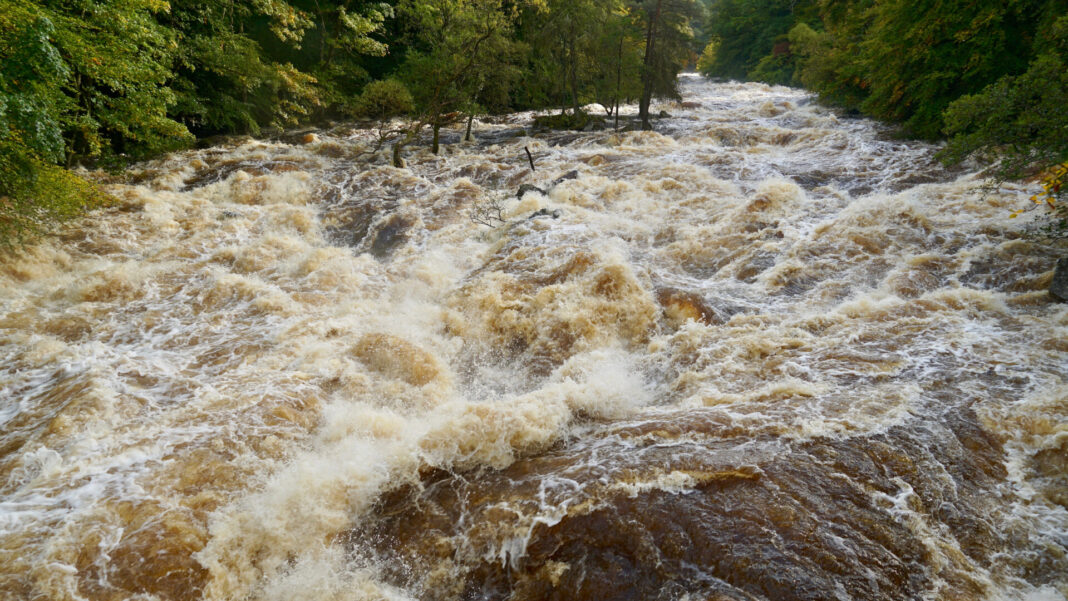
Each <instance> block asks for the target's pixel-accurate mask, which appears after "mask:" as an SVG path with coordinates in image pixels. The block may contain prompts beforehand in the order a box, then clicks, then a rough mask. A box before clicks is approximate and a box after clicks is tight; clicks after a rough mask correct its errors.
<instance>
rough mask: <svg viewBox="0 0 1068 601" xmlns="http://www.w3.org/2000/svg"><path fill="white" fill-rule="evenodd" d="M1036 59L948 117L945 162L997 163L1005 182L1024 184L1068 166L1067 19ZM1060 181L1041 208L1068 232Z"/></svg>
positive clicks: (1042, 39) (1046, 35)
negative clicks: (1027, 179)
mask: <svg viewBox="0 0 1068 601" xmlns="http://www.w3.org/2000/svg"><path fill="white" fill-rule="evenodd" d="M1036 49H1037V54H1036V56H1035V57H1034V58H1033V59H1032V61H1031V63H1030V65H1029V66H1028V68H1027V70H1026V71H1025V72H1023V73H1021V74H1019V75H1006V76H1004V77H1002V78H1000V79H998V80H997V81H996V82H994V83H992V84H990V85H989V86H987V87H986V88H984V89H983V90H982V91H981V92H980V93H978V94H972V95H967V96H963V97H961V98H960V99H958V100H956V101H955V102H953V103H952V104H950V105H949V108H948V110H947V111H946V113H945V120H946V132H947V133H948V134H950V135H951V136H952V137H951V139H950V141H949V144H948V145H947V146H946V148H945V150H944V151H943V152H942V157H943V159H944V160H946V161H947V162H950V163H956V162H960V161H961V160H963V159H965V158H967V157H968V156H978V157H980V158H985V159H987V160H991V161H994V162H995V163H996V166H995V175H996V177H997V178H998V179H999V180H1001V181H1005V180H1010V179H1021V178H1024V177H1028V176H1031V175H1033V174H1035V173H1036V172H1040V171H1043V170H1047V169H1050V168H1054V166H1058V165H1061V164H1063V163H1065V162H1068V111H1066V110H1065V106H1066V105H1065V102H1066V101H1065V99H1066V98H1068V16H1062V17H1060V18H1059V19H1057V20H1056V21H1055V22H1054V23H1052V24H1051V26H1050V27H1048V28H1047V29H1046V30H1045V31H1043V32H1041V33H1040V35H1039V41H1038V43H1037V44H1036ZM1061 179H1063V178H1060V179H1057V180H1052V179H1049V180H1047V182H1054V183H1051V184H1050V185H1049V186H1047V187H1046V189H1045V193H1044V195H1043V197H1042V198H1036V200H1037V201H1038V202H1039V203H1040V204H1047V205H1048V206H1049V207H1050V208H1051V209H1053V210H1054V212H1055V213H1057V219H1056V228H1057V229H1058V230H1060V231H1061V232H1062V233H1063V232H1064V231H1065V230H1068V219H1066V218H1068V215H1066V214H1065V207H1066V206H1068V189H1066V187H1065V186H1062V185H1060V183H1061Z"/></svg>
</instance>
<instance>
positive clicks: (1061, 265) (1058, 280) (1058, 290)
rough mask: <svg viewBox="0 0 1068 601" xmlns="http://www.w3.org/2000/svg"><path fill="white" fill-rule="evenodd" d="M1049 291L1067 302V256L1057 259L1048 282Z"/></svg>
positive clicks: (1058, 298)
mask: <svg viewBox="0 0 1068 601" xmlns="http://www.w3.org/2000/svg"><path fill="white" fill-rule="evenodd" d="M1049 293H1050V295H1051V296H1053V297H1054V298H1056V299H1057V300H1059V301H1061V302H1068V257H1064V258H1061V259H1058V260H1057V267H1056V268H1055V269H1054V270H1053V281H1052V282H1050V284H1049Z"/></svg>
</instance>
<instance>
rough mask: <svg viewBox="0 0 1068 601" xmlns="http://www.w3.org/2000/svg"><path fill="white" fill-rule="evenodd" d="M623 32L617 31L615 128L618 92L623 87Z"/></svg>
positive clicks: (617, 120) (617, 116)
mask: <svg viewBox="0 0 1068 601" xmlns="http://www.w3.org/2000/svg"><path fill="white" fill-rule="evenodd" d="M623 38H624V36H623V32H620V33H619V56H617V57H616V98H615V104H616V106H615V110H616V129H619V94H620V90H621V89H622V87H623Z"/></svg>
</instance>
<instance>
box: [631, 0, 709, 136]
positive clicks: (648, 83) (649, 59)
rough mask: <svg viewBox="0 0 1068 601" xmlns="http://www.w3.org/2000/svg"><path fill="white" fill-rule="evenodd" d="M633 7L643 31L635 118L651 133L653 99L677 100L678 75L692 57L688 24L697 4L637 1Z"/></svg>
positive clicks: (673, 0) (669, 0)
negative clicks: (650, 112)
mask: <svg viewBox="0 0 1068 601" xmlns="http://www.w3.org/2000/svg"><path fill="white" fill-rule="evenodd" d="M636 7H637V8H639V9H640V12H639V14H640V15H641V16H642V19H643V25H644V28H645V52H644V55H643V60H642V70H641V81H642V93H641V98H640V99H639V101H638V114H639V116H640V117H641V120H642V129H652V124H651V123H650V121H649V105H650V104H651V103H652V99H653V98H654V97H662V98H677V97H678V96H679V92H678V75H679V71H681V70H682V67H683V66H684V65H685V64H686V62H687V61H688V60H689V59H690V57H691V55H692V54H693V48H692V46H691V43H692V41H693V29H691V28H690V21H691V20H693V19H696V18H697V15H698V4H697V3H696V2H694V1H693V0H640V1H639V2H637V3H636Z"/></svg>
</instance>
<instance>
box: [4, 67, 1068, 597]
mask: <svg viewBox="0 0 1068 601" xmlns="http://www.w3.org/2000/svg"><path fill="white" fill-rule="evenodd" d="M683 94H684V96H685V100H686V102H685V103H684V104H668V105H665V106H664V107H663V108H665V109H666V110H668V111H669V112H670V113H671V114H672V116H671V117H669V118H665V119H662V120H660V121H659V122H658V124H657V131H656V132H620V133H615V132H611V131H607V132H590V133H578V134H577V133H562V132H555V133H542V134H535V135H532V136H530V137H528V136H526V133H525V132H522V131H520V128H521V127H525V126H526V125H527V124H528V123H529V118H530V115H516V116H513V117H509V118H506V119H500V120H497V121H496V122H494V123H485V124H481V125H479V126H478V127H477V128H476V135H477V140H476V141H475V142H473V143H463V144H460V143H456V142H458V133H457V132H447V134H446V140H445V141H446V142H453V143H452V144H447V145H446V146H445V147H444V149H443V152H442V154H441V155H440V156H434V155H432V154H430V153H428V152H426V151H425V150H420V149H418V148H415V147H413V148H412V149H411V153H410V155H409V156H408V157H407V158H408V167H407V168H406V169H395V168H393V167H391V166H389V165H388V161H387V158H386V157H385V156H384V154H385V153H383V154H382V155H374V156H372V155H367V154H364V153H362V152H361V151H362V150H364V149H366V145H367V143H369V141H370V140H371V138H372V137H373V136H372V133H373V132H368V131H365V130H357V129H345V128H339V129H336V130H333V131H331V132H323V133H321V134H320V135H319V136H318V138H317V139H315V140H312V141H311V142H310V143H308V144H303V145H300V144H294V145H291V144H285V143H270V142H256V141H249V142H247V143H241V144H232V145H229V146H225V147H217V148H210V149H206V150H199V151H190V152H184V153H180V154H176V155H173V156H170V157H168V158H166V159H165V160H160V161H157V162H154V163H149V164H144V165H141V166H139V168H137V169H134V170H131V171H130V172H129V173H128V174H127V176H126V177H125V179H124V183H114V184H111V187H110V190H111V192H112V193H113V194H114V195H115V196H116V197H117V198H118V199H119V203H118V204H117V205H115V206H113V207H111V208H109V209H106V210H103V211H101V212H99V213H97V214H95V215H93V216H91V217H89V218H86V219H85V220H84V221H83V222H82V223H80V224H78V225H76V226H74V227H71V228H69V229H68V230H66V231H65V232H64V234H63V235H62V236H60V237H59V238H57V239H52V240H49V241H46V242H44V243H41V244H39V245H37V246H34V247H33V248H30V249H28V250H27V251H25V252H24V253H23V254H21V255H19V256H17V257H9V258H6V259H5V260H4V261H3V263H2V264H0V289H2V293H0V424H2V426H0V597H2V598H3V599H5V600H6V599H12V600H15V599H17V600H38V599H41V600H44V599H48V600H53V599H54V600H64V601H65V600H75V599H90V600H94V601H95V600H107V601H112V600H114V601H118V600H137V601H149V600H157V599H158V600H180V599H181V600H199V599H205V600H224V599H226V600H238V599H255V600H277V601H302V600H303V601H347V600H372V599H390V600H393V599H420V600H422V599H426V600H443V601H444V600H454V599H455V600H459V599H464V600H474V599H510V600H513V601H519V600H540V599H561V600H579V599H590V600H615V599H643V600H644V599H648V600H664V601H666V600H668V599H672V600H683V599H692V600H694V601H696V600H718V601H725V600H752V599H767V600H771V601H777V600H792V599H804V600H823V599H838V600H846V599H855V600H858V601H860V600H892V599H930V600H974V599H990V600H1001V599H1009V600H1011V599H1021V600H1022V599H1028V600H1035V601H1037V600H1040V599H1041V600H1054V599H1062V598H1064V596H1065V595H1068V305H1065V304H1058V303H1055V302H1053V301H1052V300H1051V299H1050V297H1049V296H1048V294H1047V292H1046V291H1045V288H1046V287H1047V286H1048V284H1049V281H1050V279H1051V277H1052V269H1053V265H1054V262H1055V257H1056V256H1057V254H1058V253H1059V252H1063V250H1064V249H1063V247H1061V248H1058V247H1057V245H1056V244H1052V243H1047V242H1043V241H1041V240H1038V239H1035V238H1032V237H1028V236H1027V235H1026V232H1025V230H1026V228H1027V226H1028V220H1029V219H1033V217H1032V216H1031V214H1028V215H1025V216H1024V217H1023V218H1020V219H1016V220H1010V219H1009V217H1008V216H1009V213H1010V212H1011V211H1012V210H1013V209H1014V208H1016V207H1018V206H1021V205H1022V204H1025V203H1026V202H1027V200H1026V197H1027V195H1028V194H1029V193H1030V192H1031V191H1030V190H1028V189H1027V188H1025V187H1022V186H1021V187H1013V186H1009V187H1006V188H1003V189H1001V190H1000V191H997V192H992V191H989V190H983V189H981V188H980V186H981V184H983V181H982V180H980V179H978V178H977V177H976V176H974V175H972V174H969V173H966V172H964V171H954V172H949V171H946V170H945V169H943V168H942V167H940V166H939V165H938V163H937V161H935V160H934V158H933V154H934V152H935V150H936V149H935V148H933V147H931V146H928V145H923V144H918V143H912V142H902V141H899V140H895V139H893V138H892V137H891V136H889V135H888V133H887V131H885V130H884V129H882V128H881V127H880V126H878V125H875V124H873V123H871V122H869V121H866V120H860V119H846V118H843V117H841V116H836V115H835V114H834V113H833V112H832V111H830V110H828V109H826V108H822V107H820V106H819V105H817V104H815V103H814V102H813V100H812V98H811V97H810V96H808V95H807V94H805V93H803V92H800V91H797V90H792V89H787V88H769V87H766V86H761V85H756V84H712V83H708V82H705V81H703V80H701V79H698V78H695V77H685V78H684V81H683ZM524 146H526V147H529V149H530V151H531V152H532V154H533V156H534V160H535V162H536V167H537V171H536V172H533V173H532V172H531V171H530V168H529V165H528V164H527V158H526V155H525V153H524V151H523V148H524ZM571 170H577V172H578V174H577V177H576V178H572V179H566V180H563V181H561V182H559V183H558V184H556V185H555V186H554V185H553V181H554V180H556V179H557V178H559V177H560V176H561V175H563V174H565V173H566V172H568V171H571ZM524 183H530V184H534V185H538V186H541V187H543V188H551V189H550V190H549V193H548V195H547V196H543V195H541V194H539V193H537V192H530V193H527V194H525V195H524V196H523V198H522V199H518V200H517V199H516V197H515V191H516V189H517V188H518V187H519V186H520V185H521V184H524ZM494 204H496V206H498V207H500V208H501V216H502V217H503V218H504V219H505V221H506V223H503V224H500V223H498V222H496V221H494V222H491V223H492V225H493V226H495V227H487V226H484V225H480V224H478V223H476V222H475V221H473V220H472V219H471V215H472V212H473V211H475V210H477V209H478V208H480V207H482V208H486V207H492V205H494ZM543 208H544V209H549V212H550V214H549V215H538V216H534V217H531V215H532V214H534V213H535V212H537V211H539V210H540V209H543ZM553 210H559V216H558V218H554V217H553V216H552V214H551V211H553Z"/></svg>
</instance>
